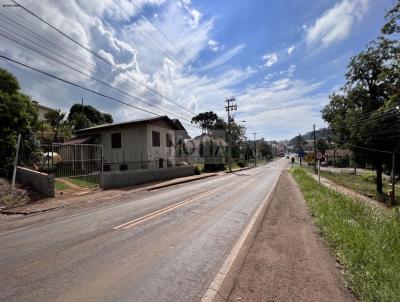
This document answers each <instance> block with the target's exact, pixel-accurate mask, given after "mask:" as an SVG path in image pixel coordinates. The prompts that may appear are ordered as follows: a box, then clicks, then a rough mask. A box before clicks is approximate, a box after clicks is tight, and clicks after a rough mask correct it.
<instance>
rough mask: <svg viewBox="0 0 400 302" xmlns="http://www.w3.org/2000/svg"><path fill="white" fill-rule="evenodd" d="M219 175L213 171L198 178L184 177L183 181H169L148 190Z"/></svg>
mask: <svg viewBox="0 0 400 302" xmlns="http://www.w3.org/2000/svg"><path fill="white" fill-rule="evenodd" d="M217 175H218V173H212V174H208V175H203V177H197V178H193V179H183V180H181V181H177V182H174V183H170V184H168V183H167V184H160V185H154V186H152V187H151V188H148V189H147V190H146V191H153V190H158V189H162V188H167V187H171V186H175V185H179V184H184V183H188V182H192V181H196V180H200V179H205V178H209V177H214V176H217Z"/></svg>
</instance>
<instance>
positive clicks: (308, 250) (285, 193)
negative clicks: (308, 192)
mask: <svg viewBox="0 0 400 302" xmlns="http://www.w3.org/2000/svg"><path fill="white" fill-rule="evenodd" d="M229 300H230V301H240V300H242V301H355V300H356V299H355V298H354V296H353V294H352V293H351V291H350V290H349V289H347V288H346V286H345V281H344V278H343V276H342V274H341V271H340V267H339V265H338V264H337V262H336V261H335V260H334V258H333V256H332V255H331V254H330V251H329V248H328V246H327V244H326V243H325V242H324V241H323V239H322V238H321V237H320V236H319V234H318V231H317V229H316V227H315V226H314V223H313V219H312V217H311V216H310V214H309V212H308V209H307V205H306V202H305V200H304V198H303V196H302V193H301V192H300V190H299V188H298V187H297V185H296V183H295V182H294V180H293V179H292V177H291V176H290V174H289V173H288V172H287V171H284V172H283V173H282V175H281V178H280V180H279V182H278V186H277V188H276V191H275V193H274V195H273V197H272V200H271V204H270V207H269V209H268V211H267V213H266V215H265V217H264V221H263V223H262V225H261V228H260V230H259V232H258V233H257V235H256V237H255V239H254V242H253V244H252V246H251V247H250V250H249V252H248V254H247V256H246V258H245V260H244V263H243V266H242V267H241V270H240V272H239V274H238V276H237V279H236V282H235V284H234V287H233V289H232V291H231V293H230V297H229Z"/></svg>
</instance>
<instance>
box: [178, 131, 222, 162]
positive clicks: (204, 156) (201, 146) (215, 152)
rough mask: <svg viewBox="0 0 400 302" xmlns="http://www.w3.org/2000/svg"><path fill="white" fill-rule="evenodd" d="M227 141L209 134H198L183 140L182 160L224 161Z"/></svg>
mask: <svg viewBox="0 0 400 302" xmlns="http://www.w3.org/2000/svg"><path fill="white" fill-rule="evenodd" d="M227 147H228V144H227V142H226V141H225V140H224V139H222V138H219V137H215V136H213V135H209V134H202V135H198V136H196V137H194V138H192V139H189V140H186V141H185V148H184V154H183V155H182V160H183V161H186V162H189V163H205V162H206V161H207V160H208V161H213V160H214V161H216V163H221V162H224V161H225V155H226V148H227Z"/></svg>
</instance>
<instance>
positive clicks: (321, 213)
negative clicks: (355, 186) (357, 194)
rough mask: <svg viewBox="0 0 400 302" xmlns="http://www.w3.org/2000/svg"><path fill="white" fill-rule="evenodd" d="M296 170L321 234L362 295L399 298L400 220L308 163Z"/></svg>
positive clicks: (371, 298)
mask: <svg viewBox="0 0 400 302" xmlns="http://www.w3.org/2000/svg"><path fill="white" fill-rule="evenodd" d="M292 174H293V176H294V178H295V180H296V181H297V182H298V183H299V185H300V187H301V190H302V191H303V193H304V196H305V199H306V200H307V204H308V206H309V209H310V212H311V214H312V215H313V216H314V218H315V223H316V225H317V226H318V228H319V229H320V231H321V233H322V235H323V236H324V237H325V238H326V239H327V241H328V242H329V243H330V245H331V246H332V248H333V251H334V253H335V255H336V257H337V258H338V259H339V261H340V262H341V263H342V264H343V266H344V269H345V278H346V280H347V282H348V283H349V286H350V287H351V288H352V289H353V291H354V292H355V294H356V295H357V296H358V297H359V298H360V300H361V301H399V297H400V286H399V284H400V240H399V238H400V220H399V219H398V217H396V215H395V210H393V212H392V213H389V214H388V213H386V212H383V211H381V210H379V209H373V208H371V207H369V206H367V205H365V204H363V203H361V202H358V201H355V200H352V199H350V198H348V197H346V196H344V195H342V194H340V193H337V192H335V191H333V190H331V189H329V188H326V187H324V186H318V184H317V182H316V181H315V180H314V179H312V178H311V177H310V175H308V174H307V172H306V170H305V169H302V168H294V169H292Z"/></svg>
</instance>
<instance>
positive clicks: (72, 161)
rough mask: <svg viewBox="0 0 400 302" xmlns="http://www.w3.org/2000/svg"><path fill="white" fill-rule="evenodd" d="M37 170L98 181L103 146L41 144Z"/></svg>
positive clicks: (58, 175)
mask: <svg viewBox="0 0 400 302" xmlns="http://www.w3.org/2000/svg"><path fill="white" fill-rule="evenodd" d="M38 170H39V171H42V172H45V173H51V174H54V176H55V177H79V178H85V179H87V180H90V181H92V182H96V183H99V181H100V177H99V175H100V174H101V172H102V170H103V146H102V145H92V144H56V143H53V144H45V145H41V154H40V160H39V165H38Z"/></svg>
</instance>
